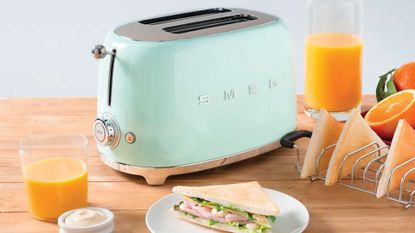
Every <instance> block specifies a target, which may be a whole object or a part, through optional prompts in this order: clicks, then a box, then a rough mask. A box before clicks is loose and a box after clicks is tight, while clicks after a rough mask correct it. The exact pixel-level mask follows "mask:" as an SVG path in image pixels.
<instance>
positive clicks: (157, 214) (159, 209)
mask: <svg viewBox="0 0 415 233" xmlns="http://www.w3.org/2000/svg"><path fill="white" fill-rule="evenodd" d="M264 190H265V192H266V193H267V194H268V196H269V197H270V198H271V200H273V201H274V202H275V203H277V204H278V206H279V207H280V211H281V214H280V216H278V217H277V221H275V223H273V224H272V232H273V233H298V232H303V231H304V230H305V228H306V227H307V225H308V220H309V215H308V211H307V209H306V208H305V206H304V205H303V204H302V203H301V202H299V201H298V200H297V199H295V198H293V197H291V196H289V195H287V194H285V193H281V192H278V191H275V190H272V189H266V188H264ZM182 200H183V199H182V197H181V196H180V195H178V194H175V193H172V194H169V195H167V196H164V197H163V198H161V199H160V200H159V201H157V202H156V203H154V204H153V205H152V206H151V207H150V209H149V210H148V211H147V214H146V224H147V227H148V229H149V230H150V231H151V232H152V233H213V232H218V231H215V230H213V229H209V228H207V227H203V226H199V225H197V224H193V223H190V222H186V221H185V220H182V219H179V218H177V217H175V216H174V214H173V213H171V211H170V210H171V209H172V208H173V206H174V205H176V204H178V203H179V202H180V201H182Z"/></svg>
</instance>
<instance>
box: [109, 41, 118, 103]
mask: <svg viewBox="0 0 415 233" xmlns="http://www.w3.org/2000/svg"><path fill="white" fill-rule="evenodd" d="M116 53H117V50H115V49H113V50H112V54H111V61H110V70H109V73H108V94H107V104H108V106H111V99H112V80H113V75H114V61H115V54H116Z"/></svg>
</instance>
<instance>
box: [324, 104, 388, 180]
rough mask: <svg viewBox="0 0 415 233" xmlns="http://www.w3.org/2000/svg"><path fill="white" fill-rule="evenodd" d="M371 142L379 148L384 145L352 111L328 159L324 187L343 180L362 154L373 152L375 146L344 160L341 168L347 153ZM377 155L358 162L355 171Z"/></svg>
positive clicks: (361, 118) (357, 114)
mask: <svg viewBox="0 0 415 233" xmlns="http://www.w3.org/2000/svg"><path fill="white" fill-rule="evenodd" d="M372 142H376V143H378V145H379V146H384V145H385V143H384V142H383V141H382V139H381V138H380V137H379V136H378V135H377V134H376V133H375V132H374V131H373V130H372V129H371V128H370V126H369V124H368V123H367V122H366V120H365V119H363V117H362V116H361V115H360V111H359V110H354V111H353V112H352V113H351V114H350V116H349V118H348V119H347V121H346V124H345V125H344V128H343V131H342V133H341V134H340V137H339V140H338V141H337V145H336V148H335V149H334V152H333V155H332V157H331V159H330V163H329V167H328V169H327V173H326V182H325V184H326V185H332V184H334V183H336V182H337V181H338V180H339V179H340V177H341V178H344V177H346V176H348V175H350V173H351V172H352V168H353V164H354V163H355V162H356V160H357V159H358V158H359V157H360V156H363V155H364V154H366V153H368V152H370V151H373V150H374V149H376V148H377V146H375V145H373V146H369V147H367V148H366V149H363V150H361V151H359V152H358V153H355V154H353V155H352V156H350V157H348V159H346V160H345V162H344V165H343V167H342V163H343V160H344V159H345V157H346V156H348V154H349V153H351V152H353V151H355V150H358V149H360V148H362V147H364V146H366V145H368V144H370V143H372ZM376 155H377V153H373V154H371V155H370V156H368V157H365V158H364V159H362V160H360V162H359V163H358V164H357V165H356V168H355V169H356V170H359V169H361V168H362V167H364V166H366V165H367V163H368V162H369V161H370V160H372V159H373V158H374V156H376Z"/></svg>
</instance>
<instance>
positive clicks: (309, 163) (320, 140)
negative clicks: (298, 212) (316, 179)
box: [301, 109, 343, 179]
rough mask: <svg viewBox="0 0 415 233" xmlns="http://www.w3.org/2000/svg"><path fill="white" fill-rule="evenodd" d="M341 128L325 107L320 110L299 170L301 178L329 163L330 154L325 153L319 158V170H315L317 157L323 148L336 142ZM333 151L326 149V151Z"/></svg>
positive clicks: (313, 173)
mask: <svg viewBox="0 0 415 233" xmlns="http://www.w3.org/2000/svg"><path fill="white" fill-rule="evenodd" d="M342 129H343V124H342V123H340V122H338V121H337V120H336V119H335V118H334V117H333V116H331V115H330V114H329V113H328V112H327V111H326V110H325V109H321V110H320V114H319V116H318V119H317V122H316V125H315V127H314V129H313V134H312V136H311V139H310V142H309V144H308V148H307V152H306V154H305V157H304V164H303V168H302V170H301V178H303V179H304V178H307V177H309V176H312V175H316V174H317V173H320V172H321V171H325V170H326V169H327V167H328V165H329V161H330V158H331V154H325V155H324V156H323V157H321V159H320V163H319V171H317V163H318V157H319V155H320V153H321V151H322V150H323V149H325V148H326V147H328V146H331V145H333V144H335V143H336V142H337V139H339V137H340V134H341V132H342ZM330 152H333V151H332V150H331V151H328V153H330Z"/></svg>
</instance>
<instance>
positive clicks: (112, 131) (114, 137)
mask: <svg viewBox="0 0 415 233" xmlns="http://www.w3.org/2000/svg"><path fill="white" fill-rule="evenodd" d="M93 130H94V136H95V140H96V141H97V142H98V143H99V144H100V145H101V146H108V147H110V148H111V149H113V148H115V147H116V146H117V145H118V143H119V142H120V128H119V127H118V124H117V122H116V121H115V119H114V117H112V116H111V115H110V114H109V113H106V114H104V115H103V116H102V117H101V118H97V119H96V120H95V122H94V127H93Z"/></svg>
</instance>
